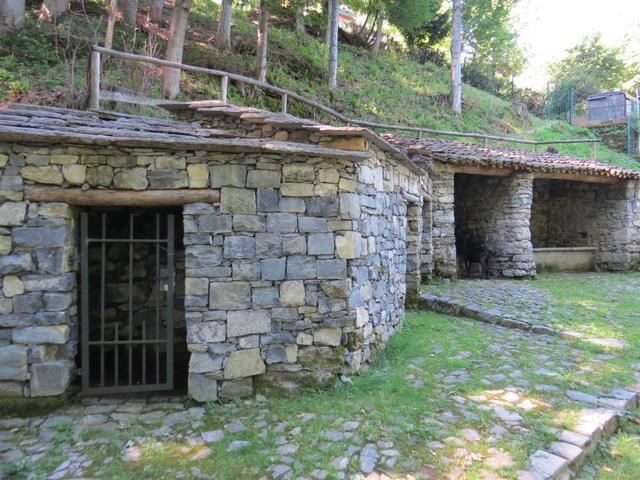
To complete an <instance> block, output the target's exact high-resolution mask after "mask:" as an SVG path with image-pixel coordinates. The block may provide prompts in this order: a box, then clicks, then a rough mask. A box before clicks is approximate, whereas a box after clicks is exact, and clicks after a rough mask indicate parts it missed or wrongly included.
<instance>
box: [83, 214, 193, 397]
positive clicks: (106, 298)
mask: <svg viewBox="0 0 640 480" xmlns="http://www.w3.org/2000/svg"><path fill="white" fill-rule="evenodd" d="M80 237H81V238H80V240H81V242H80V247H81V262H82V265H81V289H80V292H81V308H82V310H81V325H80V334H81V337H80V338H81V346H82V348H81V365H82V391H83V393H84V394H111V393H134V392H153V391H171V390H175V389H176V388H178V389H180V388H181V387H186V386H183V385H180V384H179V385H176V381H175V379H176V376H175V375H174V372H175V371H176V369H177V371H178V372H181V373H182V372H185V373H186V371H187V365H186V363H187V362H188V353H187V351H186V341H185V338H184V336H185V331H186V330H185V328H184V246H183V241H182V237H183V233H182V217H181V214H180V212H179V211H174V210H156V209H101V210H91V211H88V212H83V213H82V214H81V217H80ZM183 369H184V370H183ZM185 377H186V375H177V378H178V379H183V378H185Z"/></svg>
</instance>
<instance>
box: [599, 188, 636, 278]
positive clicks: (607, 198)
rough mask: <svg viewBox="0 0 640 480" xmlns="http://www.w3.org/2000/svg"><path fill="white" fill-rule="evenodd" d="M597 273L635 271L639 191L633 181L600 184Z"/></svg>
mask: <svg viewBox="0 0 640 480" xmlns="http://www.w3.org/2000/svg"><path fill="white" fill-rule="evenodd" d="M597 205H598V219H599V222H598V226H599V228H598V251H597V252H596V255H595V265H596V269H598V270H609V271H621V270H629V269H635V268H637V266H638V263H639V261H640V240H639V238H638V235H639V234H640V191H639V189H638V182H637V181H635V180H626V181H621V182H620V183H619V184H618V185H613V186H605V185H603V186H602V188H601V190H600V192H599V195H598V198H597Z"/></svg>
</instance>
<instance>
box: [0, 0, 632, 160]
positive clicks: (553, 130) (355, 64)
mask: <svg viewBox="0 0 640 480" xmlns="http://www.w3.org/2000/svg"><path fill="white" fill-rule="evenodd" d="M205 7H206V8H205ZM214 7H215V5H214ZM83 8H84V10H83ZM100 8H101V7H100V6H99V5H98V4H95V3H89V4H85V5H84V7H81V6H80V5H74V13H73V14H71V15H67V16H66V17H65V18H64V19H62V20H60V21H59V23H58V25H57V28H54V27H53V26H52V25H51V24H47V23H41V22H38V21H37V20H35V19H34V18H31V19H28V21H27V24H26V26H25V28H23V29H22V30H21V31H20V33H19V34H17V35H14V36H5V37H3V38H0V87H2V88H0V101H22V102H29V103H40V104H49V105H56V106H69V107H75V108H79V107H82V105H83V103H84V94H85V93H84V92H86V74H85V72H86V69H87V58H88V52H89V48H90V45H91V44H93V43H94V39H96V38H97V39H101V38H103V30H104V26H105V21H104V20H103V21H100V14H101V13H102V12H101V10H100ZM166 10H167V12H166V14H165V22H164V23H163V25H154V24H151V23H148V22H146V19H145V18H144V17H145V15H144V12H141V15H140V16H139V23H140V24H141V26H140V27H139V29H138V31H137V32H136V33H135V34H132V33H131V32H127V31H124V30H122V29H121V27H120V25H119V24H118V26H117V28H116V34H115V45H114V48H116V49H119V50H126V51H135V52H137V53H144V54H147V55H152V56H161V55H162V53H163V50H164V45H165V39H166V36H167V33H168V20H169V13H170V12H169V11H168V10H169V8H167V9H166ZM34 13H35V12H34ZM216 17H217V11H216V9H215V8H212V6H211V5H210V4H205V3H204V0H197V1H196V2H195V6H194V8H193V10H192V13H191V16H190V29H189V34H188V38H187V43H186V47H185V54H184V60H183V61H184V63H187V64H193V65H200V66H206V67H211V68H216V69H220V70H227V71H231V72H235V73H241V74H244V75H248V76H253V74H254V72H253V71H254V65H255V37H256V28H255V23H254V21H253V19H252V18H250V17H249V16H248V15H247V14H245V13H244V12H235V14H234V28H233V34H232V38H233V45H234V50H233V53H225V52H219V51H218V50H217V49H215V48H214V47H213V39H214V33H212V32H215V30H216ZM326 58H327V48H326V46H325V45H324V44H323V43H322V42H320V41H318V39H316V38H315V37H313V36H311V35H300V34H296V33H295V32H293V30H292V28H291V27H290V26H289V25H287V23H286V21H284V20H281V19H277V18H273V19H272V25H271V26H270V30H269V61H270V67H269V74H268V81H269V82H270V83H272V84H274V85H278V86H282V87H286V88H289V89H291V90H294V91H296V92H299V93H301V94H303V95H305V96H307V97H310V98H313V99H316V100H318V101H320V102H322V103H324V104H327V105H329V104H330V105H331V106H332V107H333V108H334V109H336V110H338V111H340V112H342V113H344V114H346V115H348V116H350V117H353V118H361V119H368V120H374V121H381V122H388V123H401V124H407V125H415V126H424V127H430V128H436V129H446V130H454V131H474V132H483V133H491V134H497V135H509V136H522V137H524V138H528V139H538V140H558V139H567V138H576V137H587V136H590V134H589V132H588V131H587V130H585V129H580V128H574V127H571V126H569V125H567V124H565V123H564V122H550V121H545V120H541V119H538V118H535V117H533V116H531V115H526V116H521V115H518V113H517V110H516V109H515V108H514V107H513V105H512V104H511V103H510V102H508V101H505V100H502V99H500V98H497V97H495V96H493V95H491V94H488V93H486V92H483V91H481V90H478V89H476V88H473V87H470V86H468V85H465V86H464V113H463V115H462V117H458V116H456V115H454V114H453V113H452V111H451V110H450V108H449V107H448V104H447V95H448V92H449V78H448V70H447V69H446V68H443V67H440V66H437V65H435V64H430V63H426V64H421V63H418V62H416V61H414V60H412V59H411V58H409V57H408V56H407V55H406V54H404V53H403V52H395V51H386V52H382V53H381V54H380V56H379V57H378V58H371V57H370V56H369V54H368V52H367V51H366V50H363V49H361V48H358V47H355V46H351V45H347V44H344V43H343V44H342V45H341V50H340V70H339V86H340V88H339V90H338V92H337V93H336V94H334V95H333V96H331V95H330V93H329V91H328V88H327V87H326V84H327V61H326ZM69 71H72V72H73V74H69V73H68V72H69ZM159 74H160V70H159V69H155V68H147V67H143V66H141V65H134V64H132V63H130V62H129V63H127V62H120V61H111V62H109V63H108V64H107V65H106V67H105V72H104V77H103V82H104V84H105V86H107V87H109V86H110V87H115V86H116V85H117V86H118V88H119V89H126V90H130V91H132V92H135V93H137V94H142V95H147V96H153V97H159V96H160V88H159V85H160V76H159ZM72 85H73V88H71V86H72ZM218 92H219V81H218V80H217V79H215V78H212V77H208V76H206V75H185V76H184V77H183V84H182V93H181V96H180V98H182V99H185V100H186V99H189V100H197V99H210V98H215V97H217V96H218V95H219V93H218ZM229 96H230V101H232V102H234V103H237V104H250V105H252V106H257V107H260V106H262V107H265V108H270V109H278V108H279V103H278V102H279V99H274V98H270V97H268V96H265V95H263V94H261V93H260V92H256V91H255V90H253V89H247V88H246V87H245V88H242V87H239V86H236V85H231V87H230V93H229ZM112 107H113V108H115V107H116V105H113V106H112ZM117 109H118V110H125V109H129V110H131V107H128V106H124V105H118V106H117ZM132 111H137V112H139V113H144V114H152V115H157V114H159V113H158V112H154V111H152V109H150V108H147V109H144V110H143V111H140V110H135V109H134V110H132ZM290 111H291V113H293V114H297V115H301V116H306V117H310V116H312V115H313V112H310V111H309V110H308V109H307V108H306V107H305V106H303V105H300V104H298V103H295V102H293V103H291V104H290ZM318 118H321V119H322V117H318ZM323 120H328V119H326V118H324V119H323ZM558 150H559V151H560V152H561V153H567V154H571V155H576V156H582V157H589V156H590V155H591V148H590V146H589V145H588V144H583V145H560V146H558ZM598 158H599V159H600V160H602V161H607V162H610V163H615V164H617V165H621V166H627V167H632V168H637V166H638V164H637V162H635V161H633V160H629V159H627V157H626V156H624V155H622V154H618V153H615V152H613V151H610V150H608V149H606V148H604V147H601V148H600V149H599V155H598Z"/></svg>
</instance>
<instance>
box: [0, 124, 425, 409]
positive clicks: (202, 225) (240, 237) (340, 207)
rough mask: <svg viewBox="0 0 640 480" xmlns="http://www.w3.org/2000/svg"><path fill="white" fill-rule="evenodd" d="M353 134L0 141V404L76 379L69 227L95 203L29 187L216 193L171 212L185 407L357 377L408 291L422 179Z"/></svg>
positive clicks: (398, 322) (73, 241)
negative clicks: (44, 196) (177, 247)
mask: <svg viewBox="0 0 640 480" xmlns="http://www.w3.org/2000/svg"><path fill="white" fill-rule="evenodd" d="M67 115H69V114H61V115H60V118H66V116H67ZM107 123H108V122H107ZM47 128H48V127H47ZM120 135H121V136H122V134H120ZM352 137H353V135H352ZM355 137H356V139H355V140H350V139H349V138H347V139H346V140H350V141H351V142H352V144H351V145H349V143H348V142H347V143H346V144H345V139H344V138H341V139H339V144H338V145H330V142H331V141H332V140H333V139H332V138H331V137H329V136H323V137H321V138H322V140H323V141H325V144H324V145H321V146H319V145H318V144H304V143H296V144H291V143H282V144H279V143H277V142H276V143H274V144H273V145H275V147H273V146H271V147H269V148H270V150H269V151H266V152H265V148H264V146H263V143H260V142H256V141H253V140H250V141H245V140H243V139H235V140H234V142H228V141H226V140H225V141H222V142H219V143H216V144H215V146H212V145H209V144H207V146H206V148H205V147H200V148H196V147H195V146H192V147H191V148H184V147H183V148H176V147H175V146H174V147H171V148H168V147H167V146H166V145H164V146H154V143H153V142H147V143H146V144H144V145H140V144H139V140H137V139H136V140H135V141H134V140H131V141H130V143H127V141H126V140H125V141H119V142H105V143H106V144H104V145H103V144H101V145H100V146H95V145H94V144H92V143H91V141H90V140H87V139H85V138H79V139H77V140H74V139H66V140H64V141H57V142H48V143H47V144H43V143H42V142H41V141H40V142H39V141H37V139H33V140H30V139H29V137H28V136H26V137H24V136H23V137H21V141H6V140H5V141H4V142H2V143H0V160H1V163H0V166H1V167H2V177H1V181H0V195H1V196H2V199H3V202H2V204H0V248H1V251H0V253H1V254H2V256H1V257H0V276H1V279H2V282H1V286H2V289H1V290H0V395H1V396H28V397H35V396H44V395H57V394H61V393H62V392H64V390H65V389H66V388H67V387H68V385H69V384H70V382H71V381H72V380H73V378H74V376H75V375H76V372H77V365H76V359H77V355H78V350H79V348H78V343H79V338H80V337H79V333H78V329H79V327H78V325H79V320H78V307H79V301H78V298H79V287H78V285H79V275H78V272H77V271H78V268H77V265H78V263H79V250H78V234H77V231H76V230H77V228H76V222H77V218H78V214H79V212H80V211H82V210H83V209H85V208H91V207H83V206H72V205H68V204H67V203H65V202H43V201H34V200H31V199H30V198H29V195H28V193H25V190H28V188H25V187H29V188H33V187H45V186H46V187H57V188H59V189H61V190H65V191H71V190H73V191H75V192H78V191H83V192H86V191H98V190H100V191H107V190H112V191H126V192H129V193H131V194H132V195H134V197H135V192H142V191H145V190H155V191H158V190H162V191H167V192H170V191H178V190H186V189H188V190H198V189H203V190H204V189H206V190H211V191H213V190H215V191H219V201H217V202H214V203H206V202H204V203H203V202H200V203H189V204H185V205H183V207H182V213H183V215H182V222H183V229H184V238H183V242H184V245H185V285H184V290H185V312H186V313H185V315H186V330H187V331H186V338H187V343H188V349H189V352H190V354H191V357H190V363H189V372H177V374H178V375H186V374H188V377H189V394H190V396H191V397H192V398H194V399H196V400H200V401H204V400H212V399H216V398H230V397H236V396H243V395H247V394H250V393H251V392H252V391H253V388H254V386H255V385H256V384H261V385H272V386H278V387H284V388H291V386H292V385H297V384H301V383H302V384H304V383H313V384H318V383H321V384H322V383H325V382H327V381H328V380H329V379H331V378H332V377H333V376H334V375H336V374H338V373H356V372H359V371H360V370H361V368H362V366H363V364H365V363H366V362H369V361H370V360H371V359H372V358H373V357H374V356H375V353H376V352H377V351H378V350H379V349H380V348H382V347H383V345H384V344H385V343H386V341H387V340H388V338H389V337H390V336H391V335H393V333H394V332H395V331H397V329H399V328H400V327H401V326H402V321H403V316H404V303H405V298H406V295H407V285H410V289H412V291H413V293H417V288H418V285H419V282H420V277H419V275H420V272H419V267H420V260H419V252H420V232H421V230H422V223H421V215H422V191H423V184H424V183H425V180H426V177H424V176H423V175H421V171H420V170H419V169H417V168H416V167H415V166H413V165H412V164H411V162H410V161H408V159H406V158H405V159H403V156H402V155H401V154H398V153H397V152H394V151H393V149H387V151H385V150H384V149H382V148H379V147H378V146H373V145H370V144H368V143H367V142H365V141H363V140H362V138H358V136H357V135H356V136H355ZM197 141H198V142H200V139H199V138H198V139H197ZM340 142H341V143H340ZM340 145H342V146H345V145H346V146H347V147H349V148H339V147H340ZM354 145H355V147H354ZM240 147H241V148H240ZM408 259H409V261H408ZM407 265H409V268H408V267H407Z"/></svg>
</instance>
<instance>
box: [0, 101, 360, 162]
mask: <svg viewBox="0 0 640 480" xmlns="http://www.w3.org/2000/svg"><path fill="white" fill-rule="evenodd" d="M0 141H11V142H25V143H49V144H50V143H68V144H75V145H105V146H106V145H116V146H119V147H146V148H166V149H173V150H176V149H179V150H205V151H217V152H263V153H287V154H297V155H307V156H322V157H329V158H342V159H348V160H359V159H366V158H369V157H370V153H369V152H359V151H348V150H341V149H337V148H327V147H322V146H319V145H315V144H309V143H294V142H278V141H274V140H271V139H252V138H230V136H229V132H226V131H225V130H220V129H210V128H202V127H201V126H200V125H199V124H198V123H196V122H177V121H172V120H162V119H156V118H149V117H141V116H135V115H126V114H120V113H113V112H103V111H99V112H93V111H91V112H87V111H79V110H69V109H62V108H52V107H41V106H35V105H24V104H9V105H6V104H4V105H1V104H0Z"/></svg>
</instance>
